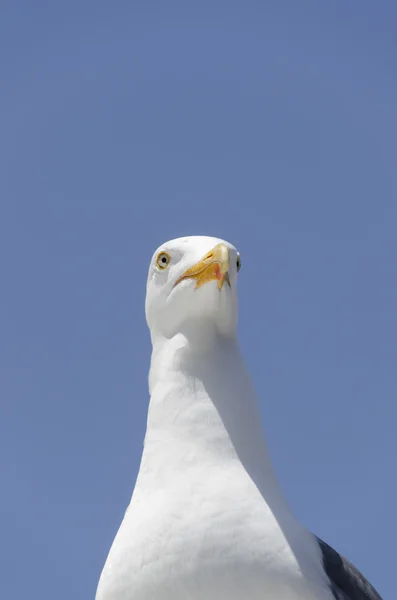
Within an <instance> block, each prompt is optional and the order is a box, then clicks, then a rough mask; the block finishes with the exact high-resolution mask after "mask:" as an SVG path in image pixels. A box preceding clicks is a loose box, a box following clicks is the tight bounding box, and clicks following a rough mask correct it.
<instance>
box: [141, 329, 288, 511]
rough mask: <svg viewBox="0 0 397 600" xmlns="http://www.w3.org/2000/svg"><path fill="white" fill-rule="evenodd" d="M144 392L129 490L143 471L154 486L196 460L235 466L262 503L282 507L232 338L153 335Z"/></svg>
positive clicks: (196, 332) (189, 332)
mask: <svg viewBox="0 0 397 600" xmlns="http://www.w3.org/2000/svg"><path fill="white" fill-rule="evenodd" d="M149 388H150V393H151V400H150V406H149V414H148V423H147V432H146V438H145V446H144V452H143V457H142V464H141V470H140V474H139V477H138V482H137V485H138V484H140V485H145V483H146V478H145V477H144V472H145V470H146V471H149V472H150V473H151V475H152V476H154V477H155V478H156V482H157V483H156V485H159V483H160V481H161V480H162V479H163V478H164V481H166V480H169V478H170V477H171V478H172V477H175V476H181V475H183V474H187V473H188V471H189V469H191V468H193V467H194V464H197V461H199V462H200V464H201V465H202V464H203V463H205V464H208V468H211V466H212V465H214V464H216V463H218V462H221V463H222V464H225V463H226V461H228V460H230V461H239V462H240V463H241V466H242V467H243V468H244V469H245V470H246V471H247V472H248V473H249V475H250V476H251V478H252V479H253V480H254V482H255V483H256V485H257V487H258V488H259V490H260V491H261V493H262V495H263V496H264V497H267V499H268V500H269V501H270V502H271V500H272V499H273V500H274V501H277V502H278V503H280V502H282V503H283V504H284V500H283V496H282V493H281V491H280V489H279V486H278V484H277V481H276V478H275V475H274V472H273V469H272V467H271V463H270V459H269V455H268V451H267V447H266V442H265V438H264V434H263V429H262V424H261V417H260V412H259V407H258V404H257V400H256V395H255V391H254V388H253V384H252V381H251V377H250V375H249V373H248V371H247V369H246V367H245V364H244V361H243V359H242V356H241V353H240V349H239V346H238V342H237V339H236V337H233V338H230V337H228V338H225V337H224V336H222V335H220V334H219V333H218V332H217V330H216V329H215V328H214V327H212V330H211V331H209V330H204V331H203V328H202V326H201V327H195V326H194V324H192V326H190V327H188V328H186V330H185V331H184V332H183V333H179V334H178V335H176V336H175V337H173V338H170V339H166V338H161V337H155V338H154V339H153V353H152V362H151V368H150V374H149ZM159 480H160V481H159ZM149 485H150V483H149Z"/></svg>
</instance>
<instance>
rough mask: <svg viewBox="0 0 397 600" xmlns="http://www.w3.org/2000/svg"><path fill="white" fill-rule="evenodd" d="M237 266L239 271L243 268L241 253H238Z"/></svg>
mask: <svg viewBox="0 0 397 600" xmlns="http://www.w3.org/2000/svg"><path fill="white" fill-rule="evenodd" d="M236 268H237V272H238V271H239V270H240V269H241V258H240V255H239V254H238V255H237V258H236Z"/></svg>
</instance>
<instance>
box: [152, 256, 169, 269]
mask: <svg viewBox="0 0 397 600" xmlns="http://www.w3.org/2000/svg"><path fill="white" fill-rule="evenodd" d="M170 262H171V256H170V255H169V254H168V253H167V252H160V254H159V255H158V256H157V258H156V265H157V266H158V268H159V269H161V270H162V271H164V269H166V268H167V267H168V265H169V264H170Z"/></svg>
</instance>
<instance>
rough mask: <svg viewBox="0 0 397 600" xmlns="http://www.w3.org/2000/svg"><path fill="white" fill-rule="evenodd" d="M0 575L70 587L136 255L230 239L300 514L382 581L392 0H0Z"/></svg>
mask: <svg viewBox="0 0 397 600" xmlns="http://www.w3.org/2000/svg"><path fill="white" fill-rule="evenodd" d="M0 16H1V18H0V51H1V57H2V58H1V67H0V68H1V76H0V82H1V84H0V85H1V94H0V130H1V136H0V152H1V162H0V164H1V176H0V263H1V294H0V303H1V310H0V319H1V321H0V371H1V372H0V386H1V388H0V399H1V420H0V428H1V429H0V446H1V452H0V460H1V463H0V464H1V496H0V503H1V520H2V524H1V544H0V565H1V567H0V571H1V576H0V596H1V597H2V598H7V600H20V599H22V598H28V597H29V598H30V599H33V600H54V599H55V598H56V599H57V600H70V599H72V598H73V600H88V599H90V598H93V597H94V594H95V589H96V585H97V581H98V578H99V575H100V572H101V569H102V566H103V563H104V561H105V558H106V555H107V552H108V550H109V548H110V545H111V543H112V540H113V537H114V535H115V533H116V530H117V528H118V526H119V523H120V521H121V519H122V517H123V514H124V511H125V509H126V507H127V505H128V503H129V500H130V497H131V493H132V490H133V485H134V481H135V477H136V475H137V469H138V465H139V460H140V454H141V449H142V441H143V436H144V430H145V421H146V412H147V406H148V391H147V371H148V367H149V360H150V342H149V336H148V331H147V328H146V324H145V317H144V297H145V284H146V272H147V267H148V262H149V260H150V257H151V255H152V252H153V251H154V249H155V248H156V247H157V246H158V245H159V244H160V243H162V242H163V241H165V240H167V239H170V238H173V237H177V236H180V235H189V234H204V235H214V236H218V237H222V238H226V239H227V240H229V241H231V242H232V243H234V244H235V245H236V246H237V247H238V248H239V250H240V252H241V256H242V261H243V268H242V270H241V277H240V280H239V288H240V299H241V301H240V325H239V329H240V339H241V345H242V348H243V352H244V355H245V357H246V360H247V362H248V364H249V366H250V369H251V372H252V375H253V378H254V380H255V384H256V387H257V391H258V395H259V397H260V402H261V410H262V415H263V423H264V427H265V429H266V433H267V438H268V442H269V446H270V449H271V452H272V457H273V461H274V464H275V467H276V469H277V472H278V475H279V478H280V480H281V482H282V485H283V488H284V490H285V492H286V494H287V496H288V498H289V501H290V503H291V505H292V507H293V509H294V511H295V513H296V515H297V516H298V517H299V518H300V519H301V520H302V521H303V522H304V523H305V524H306V525H307V526H308V527H309V528H310V529H312V530H313V531H315V532H316V533H317V534H319V535H320V536H322V537H323V538H325V539H326V540H327V541H328V542H329V543H331V544H332V545H334V546H335V547H336V548H337V549H338V550H339V551H341V552H342V553H344V554H345V555H347V556H348V557H349V558H350V559H351V560H352V561H353V562H354V563H355V564H356V565H357V566H358V567H359V568H360V569H362V571H363V572H364V573H365V575H366V576H367V577H368V578H369V579H370V580H371V581H372V582H373V583H374V584H375V585H376V586H377V587H378V588H379V591H380V592H381V593H382V594H383V595H384V598H385V600H386V599H392V598H394V597H395V583H394V578H395V570H396V565H395V559H396V546H395V537H396V535H397V523H396V517H395V507H396V503H397V485H396V471H397V469H396V458H397V441H396V424H397V409H396V354H397V353H396V339H397V323H396V307H397V283H396V253H397V243H396V225H397V220H396V217H397V200H396V192H397V170H396V157H397V142H396V140H397V113H396V106H397V8H396V4H395V2H380V3H375V2H369V1H365V0H364V1H361V2H346V1H345V0H344V1H336V2H318V1H317V2H310V1H306V0H302V1H300V2H296V1H295V0H289V1H283V0H281V1H279V0H278V1H277V2H276V1H270V2H259V1H255V2H254V1H247V2H234V1H231V2H226V1H223V2H220V1H219V0H211V1H201V2H190V1H189V2H186V1H184V2H182V1H180V2H175V1H172V0H170V1H168V2H160V1H158V2H151V1H146V2H143V1H136V2H131V1H130V2H126V1H120V2H112V3H111V2H104V1H103V0H99V1H98V0H97V1H95V2H91V1H84V0H79V1H77V0H69V1H68V2H66V1H65V2H44V1H41V0H36V1H35V2H27V1H18V0H12V1H11V0H4V1H3V2H2V5H1V11H0Z"/></svg>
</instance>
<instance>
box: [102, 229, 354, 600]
mask: <svg viewBox="0 0 397 600" xmlns="http://www.w3.org/2000/svg"><path fill="white" fill-rule="evenodd" d="M238 264H239V258H238V253H237V250H236V248H234V246H232V245H231V244H229V243H227V242H224V241H222V240H219V239H216V238H208V237H191V238H180V239H177V240H172V241H170V242H167V243H166V244H163V245H162V246H161V247H160V248H159V249H158V250H157V251H156V252H155V254H154V256H153V259H152V261H151V265H150V270H149V277H148V283H147V299H146V316H147V321H148V325H149V327H150V331H151V337H152V343H153V354H152V361H151V367H150V377H149V382H150V394H151V398H150V406H149V413H148V422H147V432H146V437H145V443H144V450H143V456H142V462H141V466H140V470H139V475H138V478H137V482H136V486H135V489H134V493H133V496H132V500H131V503H130V506H129V507H128V509H127V512H126V514H125V517H124V519H123V522H122V524H121V526H120V529H119V531H118V533H117V536H116V538H115V540H114V543H113V546H112V548H111V550H110V553H109V556H108V559H107V561H106V564H105V567H104V569H103V572H102V575H101V579H100V582H99V586H98V591H97V596H96V600H331V599H333V598H334V595H333V593H332V591H331V587H330V581H329V579H328V577H327V575H326V573H325V571H324V568H323V556H322V553H321V549H320V546H319V544H318V540H317V538H315V536H313V535H312V534H311V533H310V532H308V531H307V530H305V529H304V528H303V527H302V526H301V525H300V524H299V523H298V522H297V521H296V520H295V519H294V517H293V516H292V514H291V512H290V510H289V508H288V506H287V503H286V501H285V499H284V497H283V494H282V492H281V490H280V488H279V485H278V483H277V480H276V477H275V475H274V473H273V470H272V466H271V464H270V460H269V456H268V453H267V449H266V443H265V439H264V435H263V431H262V426H261V420H260V415H259V410H258V405H257V400H256V395H255V391H254V389H253V385H252V382H251V378H250V376H249V374H248V372H247V370H246V367H245V365H244V362H243V360H242V357H241V354H240V350H239V345H238V341H237V337H236V324H237V276H238V275H237V270H238V269H237V267H238ZM363 598H364V596H363Z"/></svg>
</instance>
